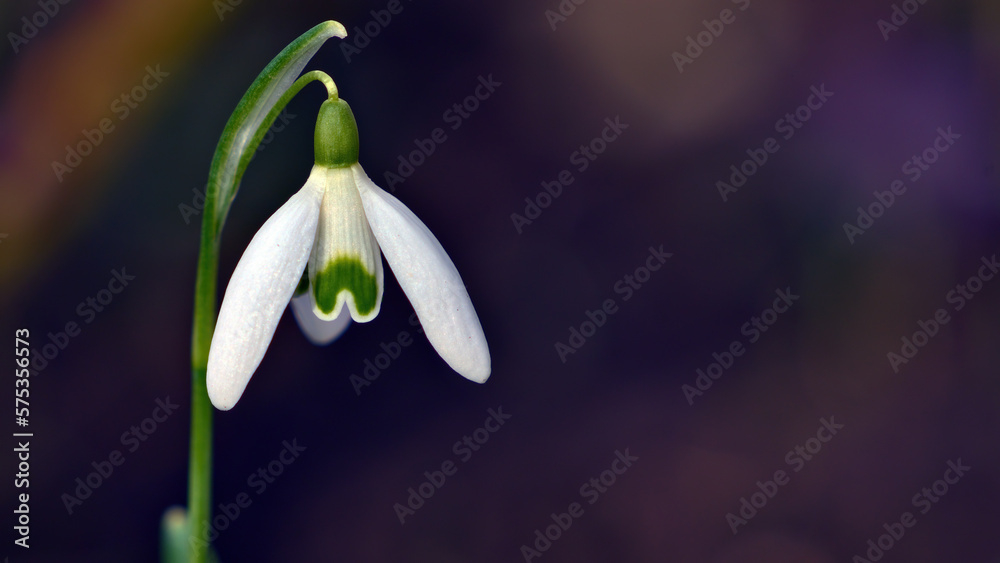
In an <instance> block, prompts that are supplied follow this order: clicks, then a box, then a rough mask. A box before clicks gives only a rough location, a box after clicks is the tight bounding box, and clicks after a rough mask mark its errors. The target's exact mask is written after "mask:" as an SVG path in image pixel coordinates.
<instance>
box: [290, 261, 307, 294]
mask: <svg viewBox="0 0 1000 563" xmlns="http://www.w3.org/2000/svg"><path fill="white" fill-rule="evenodd" d="M307 291H309V268H308V267H306V269H305V270H302V277H301V278H299V285H297V286H296V287H295V295H293V296H292V297H298V296H300V295H302V294H303V293H305V292H307Z"/></svg>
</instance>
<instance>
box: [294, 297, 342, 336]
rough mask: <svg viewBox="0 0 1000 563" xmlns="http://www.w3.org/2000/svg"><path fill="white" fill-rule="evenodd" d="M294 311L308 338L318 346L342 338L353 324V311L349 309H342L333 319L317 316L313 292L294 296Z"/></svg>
mask: <svg viewBox="0 0 1000 563" xmlns="http://www.w3.org/2000/svg"><path fill="white" fill-rule="evenodd" d="M292 313H293V314H294V315H295V321H296V322H298V323H299V328H301V329H302V332H303V333H304V334H305V335H306V338H308V339H309V342H312V343H313V344H315V345H316V346H326V345H327V344H330V343H331V342H333V341H334V340H336V339H338V338H340V335H341V334H344V331H346V330H347V327H348V326H350V324H351V312H350V311H348V310H347V309H342V310H341V311H340V315H339V316H337V318H335V319H333V320H332V321H325V320H323V319H321V318H319V317H317V316H316V313H315V312H314V311H313V298H312V293H311V292H310V293H303V294H302V295H299V296H298V297H293V298H292Z"/></svg>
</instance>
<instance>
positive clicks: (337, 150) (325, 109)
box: [316, 98, 359, 168]
mask: <svg viewBox="0 0 1000 563" xmlns="http://www.w3.org/2000/svg"><path fill="white" fill-rule="evenodd" d="M358 145H359V141H358V123H357V121H355V120H354V112H352V111H351V106H349V105H347V102H345V101H344V100H341V99H339V98H336V99H333V98H331V99H329V100H327V101H325V102H323V105H322V106H320V108H319V116H318V117H317V118H316V164H319V165H322V166H327V167H330V168H346V167H348V166H350V165H352V164H354V163H355V162H357V161H358Z"/></svg>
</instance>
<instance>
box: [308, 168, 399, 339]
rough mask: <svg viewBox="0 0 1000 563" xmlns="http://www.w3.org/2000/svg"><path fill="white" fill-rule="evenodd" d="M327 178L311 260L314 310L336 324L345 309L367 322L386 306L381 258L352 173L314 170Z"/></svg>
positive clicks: (352, 315)
mask: <svg viewBox="0 0 1000 563" xmlns="http://www.w3.org/2000/svg"><path fill="white" fill-rule="evenodd" d="M315 169H316V170H318V171H322V172H317V174H318V175H321V176H322V177H323V178H325V180H324V181H325V186H326V191H325V194H324V195H323V204H322V205H321V206H320V212H319V226H318V227H317V229H318V230H317V232H316V244H315V245H314V246H313V250H312V256H310V258H309V290H310V292H311V293H312V294H313V304H314V305H315V308H314V309H313V311H314V312H315V314H316V316H317V317H319V318H321V319H324V320H333V319H335V318H337V316H339V315H340V313H341V310H342V308H343V307H344V306H345V305H346V306H347V309H348V310H350V312H351V318H353V319H354V320H355V321H357V322H359V323H364V322H368V321H370V320H372V319H374V318H375V317H376V315H378V312H379V309H380V308H381V306H382V288H383V285H384V284H383V276H384V273H383V271H382V255H381V254H379V249H378V242H376V241H375V237H374V236H373V235H372V230H371V228H370V227H369V226H368V219H366V218H365V210H364V207H362V205H361V197H360V196H359V195H358V188H357V187H356V186H355V185H354V174H353V173H352V172H351V169H350V168H326V167H323V166H319V165H316V166H315Z"/></svg>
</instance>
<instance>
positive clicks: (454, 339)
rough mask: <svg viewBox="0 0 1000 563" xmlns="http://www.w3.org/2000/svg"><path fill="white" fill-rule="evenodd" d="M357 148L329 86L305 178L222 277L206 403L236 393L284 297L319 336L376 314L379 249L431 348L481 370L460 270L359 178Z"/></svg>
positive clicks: (347, 113)
mask: <svg viewBox="0 0 1000 563" xmlns="http://www.w3.org/2000/svg"><path fill="white" fill-rule="evenodd" d="M358 152H359V140H358V126H357V123H356V121H355V119H354V114H353V112H352V111H351V108H350V106H349V105H348V104H347V102H345V101H344V100H342V99H340V98H339V96H337V95H336V93H333V94H332V95H331V97H330V99H328V100H327V101H325V102H324V103H323V105H322V106H321V107H320V111H319V117H318V119H317V123H316V137H315V153H316V163H315V165H314V166H313V168H312V171H311V172H310V174H309V178H308V179H307V180H306V183H305V185H304V186H303V187H302V189H300V190H299V191H298V192H297V193H295V194H294V195H293V196H292V197H291V198H290V199H289V200H288V201H287V202H286V203H285V204H284V205H282V206H281V208H279V209H278V210H277V211H276V212H275V213H274V215H272V216H271V217H270V218H269V219H268V220H267V222H265V223H264V225H263V226H262V227H261V228H260V230H259V231H258V232H257V234H256V235H255V236H254V238H253V240H252V241H251V242H250V245H249V246H247V249H246V251H245V252H244V253H243V257H242V258H240V261H239V263H238V264H237V266H236V270H235V271H234V272H233V275H232V278H230V280H229V286H228V287H227V289H226V293H225V297H224V298H223V301H222V306H221V309H220V311H219V318H218V322H217V324H216V327H215V334H214V336H213V338H212V345H211V349H210V351H209V356H208V372H207V378H208V394H209V397H210V398H211V400H212V404H214V405H215V406H216V408H219V409H222V410H228V409H230V408H232V407H233V405H235V404H236V402H237V401H238V400H239V398H240V397H241V396H242V395H243V391H244V389H245V388H246V386H247V383H248V382H249V381H250V378H251V376H252V375H253V373H254V371H255V370H256V369H257V366H258V365H259V364H260V361H261V359H263V357H264V353H265V352H266V351H267V347H268V345H269V344H270V342H271V338H272V336H273V335H274V331H275V328H276V327H277V325H278V321H279V320H280V318H281V315H282V313H283V311H284V309H285V306H286V305H287V304H288V303H289V301H291V302H292V305H293V308H294V312H295V316H296V319H297V320H298V321H299V326H300V327H301V328H302V329H303V331H304V332H305V333H306V335H307V336H308V337H309V339H310V340H311V341H313V342H314V343H317V344H324V343H329V342H330V341H332V340H334V339H336V338H337V337H338V336H339V335H340V334H341V333H342V332H343V330H345V329H346V328H347V325H348V324H349V319H353V320H354V321H356V322H361V323H364V322H368V321H370V320H372V319H374V318H375V317H376V316H377V315H378V312H379V309H380V308H381V304H382V290H383V287H384V272H383V269H382V255H383V254H384V255H385V259H386V261H387V262H388V263H389V267H390V268H391V269H392V271H393V273H394V274H395V277H396V280H397V281H398V282H399V285H400V287H401V288H402V289H403V293H405V294H406V296H407V298H408V299H409V300H410V303H411V304H412V305H413V308H414V310H415V312H416V314H417V318H418V319H419V320H420V323H421V325H422V326H423V329H424V333H425V334H426V335H427V339H428V340H429V341H430V343H431V345H432V346H434V349H435V350H437V352H438V354H440V355H441V357H442V358H443V359H444V360H445V362H447V363H448V365H449V366H451V367H452V368H453V369H454V370H455V371H457V372H458V373H459V374H461V375H462V376H464V377H466V378H468V379H471V380H472V381H476V382H479V383H482V382H484V381H486V379H487V378H488V377H489V375H490V354H489V348H488V346H487V344H486V338H485V336H484V335H483V329H482V326H481V325H480V323H479V318H478V316H477V315H476V311H475V309H474V308H473V306H472V301H471V300H470V299H469V294H468V292H467V291H466V289H465V285H464V284H463V283H462V278H461V277H460V276H459V274H458V270H456V269H455V265H454V264H453V263H452V261H451V258H449V257H448V254H447V253H446V252H445V251H444V248H442V246H441V243H439V242H438V240H437V239H436V238H435V237H434V235H433V234H431V232H430V230H428V229H427V227H426V226H425V225H424V224H423V223H422V222H421V221H420V219H418V218H417V217H416V216H415V215H414V214H413V212H411V211H410V210H409V209H408V208H407V207H406V206H404V205H403V204H402V203H401V202H400V201H399V200H398V199H396V198H395V197H393V196H392V195H390V194H388V193H386V192H385V191H383V190H382V189H381V188H379V187H378V186H376V185H375V183H374V182H372V181H371V179H369V178H368V176H367V175H366V174H365V172H364V170H363V169H362V168H361V165H360V164H359V163H358ZM297 290H298V291H297ZM297 293H298V296H296V297H295V298H294V299H293V296H295V295H296V294H297Z"/></svg>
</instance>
